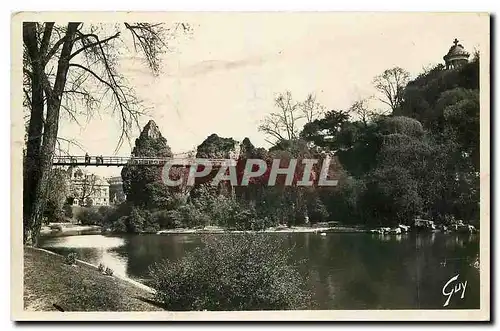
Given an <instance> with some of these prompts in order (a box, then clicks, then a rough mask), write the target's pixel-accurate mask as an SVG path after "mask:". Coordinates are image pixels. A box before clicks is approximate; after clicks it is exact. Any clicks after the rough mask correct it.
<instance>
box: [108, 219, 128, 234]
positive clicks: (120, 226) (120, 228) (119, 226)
mask: <svg viewBox="0 0 500 331" xmlns="http://www.w3.org/2000/svg"><path fill="white" fill-rule="evenodd" d="M127 219H128V216H122V217H120V218H119V219H118V220H116V221H115V222H113V223H112V224H111V231H112V232H116V233H123V232H127V222H128V220H127Z"/></svg>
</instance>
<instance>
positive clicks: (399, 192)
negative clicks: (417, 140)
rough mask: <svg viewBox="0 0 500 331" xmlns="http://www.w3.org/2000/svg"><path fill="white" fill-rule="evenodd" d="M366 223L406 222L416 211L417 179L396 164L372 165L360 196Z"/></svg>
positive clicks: (418, 202)
mask: <svg viewBox="0 0 500 331" xmlns="http://www.w3.org/2000/svg"><path fill="white" fill-rule="evenodd" d="M360 206H361V208H362V209H363V213H364V217H365V220H366V222H367V223H369V224H372V225H392V226H394V225H397V224H410V222H411V221H412V220H413V218H414V217H415V215H416V214H418V213H420V211H421V208H422V202H421V199H420V196H419V194H418V186H417V182H416V181H415V180H414V179H413V178H412V177H411V176H410V173H409V172H408V171H407V170H405V169H403V168H400V167H397V166H394V167H384V168H380V169H376V170H375V171H373V172H372V173H370V175H369V176H367V179H366V190H365V191H364V192H363V193H362V195H361V198H360Z"/></svg>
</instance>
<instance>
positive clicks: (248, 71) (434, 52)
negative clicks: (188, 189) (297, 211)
mask: <svg viewBox="0 0 500 331" xmlns="http://www.w3.org/2000/svg"><path fill="white" fill-rule="evenodd" d="M186 21H187V22H188V23H189V24H190V25H191V26H192V27H193V31H192V33H191V34H190V35H189V36H182V35H181V36H178V37H177V38H176V39H175V40H173V41H172V42H171V43H170V46H171V51H170V52H167V53H166V54H165V55H164V56H163V68H162V73H161V74H160V75H158V76H156V77H155V76H154V75H152V74H151V73H150V71H149V70H148V68H147V67H146V66H145V65H144V63H143V61H142V59H141V58H140V57H138V56H137V55H138V54H136V53H135V52H133V51H132V52H130V53H125V54H122V55H121V57H120V59H119V63H120V70H121V73H122V74H123V75H124V76H125V77H126V78H127V79H128V80H129V81H130V84H131V86H132V87H133V88H135V90H136V93H137V95H138V97H139V98H141V99H143V101H144V104H145V106H147V107H148V113H147V115H146V116H143V117H142V118H141V119H140V125H141V127H142V126H144V125H145V124H146V123H147V122H148V121H149V120H150V119H153V120H154V121H155V122H156V123H157V125H158V126H159V128H160V131H161V132H162V134H163V136H164V137H165V138H166V139H167V141H168V144H169V145H170V147H171V148H172V151H173V152H174V153H180V152H185V151H188V150H191V149H194V148H196V146H197V145H199V144H200V143H201V142H202V141H203V140H204V139H205V138H206V137H208V136H209V135H210V134H212V133H216V134H218V135H219V136H222V137H233V138H234V139H236V140H238V141H241V140H243V139H244V138H245V137H249V138H250V140H251V141H252V143H253V144H254V145H255V146H257V147H269V144H268V143H266V141H265V138H266V137H265V136H264V135H263V133H261V132H259V131H258V129H257V127H258V125H259V123H260V121H262V120H263V119H264V118H265V116H266V115H267V114H269V113H271V112H273V111H275V110H276V108H275V105H274V98H275V96H276V94H277V93H280V92H284V91H286V90H289V91H290V92H291V93H292V96H293V97H294V99H295V100H297V101H300V100H303V99H305V98H306V96H307V94H309V93H313V94H315V95H316V98H317V101H318V102H320V103H321V104H322V105H323V106H324V107H325V108H326V109H327V110H331V109H346V108H348V107H349V106H350V105H351V104H352V103H353V102H354V101H356V100H358V99H360V98H366V97H370V96H378V95H377V92H376V90H375V89H374V88H373V86H372V81H373V77H374V76H376V75H378V74H380V73H381V72H383V71H384V70H385V69H388V68H391V67H394V66H399V67H402V68H404V69H405V70H407V71H408V72H409V73H410V75H411V77H412V78H414V77H416V76H417V75H418V74H419V73H421V72H422V71H423V68H424V67H428V66H431V65H436V64H438V63H443V64H444V61H443V56H444V55H445V54H446V53H447V51H448V49H449V48H450V47H451V46H452V42H453V40H454V39H455V38H458V39H459V41H460V43H461V44H462V45H463V46H464V47H465V49H466V50H468V51H469V52H470V53H471V54H472V53H473V52H474V50H475V49H477V50H481V49H482V48H484V47H485V45H481V42H482V41H483V40H485V34H487V33H489V31H488V19H485V17H484V16H480V15H479V14H458V13H457V14H396V13H393V14H381V13H378V14H374V13H364V14H359V13H357V14H355V13H232V14H231V13H230V14H224V13H204V14H200V13H198V14H195V13H193V14H190V15H188V16H186ZM487 39H489V38H487ZM471 56H472V55H471ZM372 106H373V107H374V108H379V107H380V108H383V107H384V105H383V104H381V103H377V102H373V104H372ZM99 113H100V116H94V117H93V118H92V119H91V120H90V121H88V122H87V123H84V125H83V126H79V125H77V124H76V123H71V122H69V121H66V120H64V121H63V122H62V123H61V125H60V131H59V136H60V137H63V138H70V139H75V140H76V141H78V143H79V144H81V145H82V146H83V148H84V149H85V151H87V152H88V153H89V154H90V155H101V154H102V155H109V156H111V155H113V153H114V151H115V149H116V147H117V142H118V139H119V136H120V128H119V122H118V120H117V118H115V117H113V116H112V115H110V114H108V112H107V110H106V109H105V108H103V109H101V110H100V111H99ZM138 134H139V130H138V129H136V130H135V131H134V132H133V133H132V136H133V137H137V136H138ZM130 143H131V145H129V144H128V142H125V143H124V144H123V145H122V146H121V148H120V149H119V150H118V152H117V153H116V155H120V156H128V155H130V152H131V146H133V144H134V141H131V142H130ZM69 150H70V152H71V153H73V154H75V155H82V154H84V152H82V151H81V150H80V149H79V148H77V147H75V146H69ZM89 170H91V171H92V172H95V173H97V174H99V175H103V176H114V175H119V174H120V171H121V169H120V168H113V167H110V168H94V169H89Z"/></svg>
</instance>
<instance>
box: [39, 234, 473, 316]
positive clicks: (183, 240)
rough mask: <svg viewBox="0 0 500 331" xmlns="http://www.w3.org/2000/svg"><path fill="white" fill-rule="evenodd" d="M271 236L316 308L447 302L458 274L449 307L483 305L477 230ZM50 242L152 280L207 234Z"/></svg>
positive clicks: (401, 306)
mask: <svg viewBox="0 0 500 331" xmlns="http://www.w3.org/2000/svg"><path fill="white" fill-rule="evenodd" d="M219 235H224V234H219ZM263 235H269V236H276V237H279V238H281V239H284V240H282V241H280V240H276V242H277V243H279V242H281V243H282V245H284V247H287V248H291V249H292V250H293V262H294V263H296V264H297V265H298V269H299V272H300V273H301V274H302V276H303V278H304V280H305V282H306V284H307V286H308V287H309V288H310V290H311V292H312V300H311V303H310V308H311V309H415V308H427V309H431V308H442V306H443V303H444V300H445V298H444V297H443V295H442V293H441V290H442V287H443V285H444V284H445V283H446V282H447V281H448V280H449V279H450V278H451V277H453V276H454V275H456V274H460V278H461V279H463V280H467V281H468V286H467V294H466V296H465V297H464V299H460V298H459V297H458V298H454V300H453V301H452V302H450V304H449V306H448V307H446V308H447V309H451V308H478V307H479V271H478V269H477V268H474V267H473V265H474V261H475V258H476V256H477V254H478V253H479V237H478V236H477V235H455V234H442V233H432V234H420V235H415V234H401V235H371V234H339V233H328V235H326V236H321V235H319V234H314V233H277V234H263ZM42 245H43V246H44V247H46V248H49V249H51V250H54V251H57V252H60V253H67V252H69V251H77V253H78V255H79V257H80V258H81V259H83V260H87V261H89V262H91V263H95V264H98V263H104V264H105V265H108V266H110V267H111V268H112V269H114V270H115V272H116V273H119V274H123V275H127V276H129V277H132V278H134V279H137V280H141V281H144V282H147V281H148V277H149V274H148V268H149V266H150V265H152V264H153V263H155V262H159V261H162V260H170V261H174V260H176V259H179V258H181V257H182V256H184V255H185V254H186V252H188V251H190V250H192V249H194V248H195V247H197V246H199V245H201V236H200V235H193V234H188V235H180V234H175V235H174V234H172V235H128V236H120V237H112V236H75V237H60V238H53V239H50V240H47V241H45V242H43V243H42Z"/></svg>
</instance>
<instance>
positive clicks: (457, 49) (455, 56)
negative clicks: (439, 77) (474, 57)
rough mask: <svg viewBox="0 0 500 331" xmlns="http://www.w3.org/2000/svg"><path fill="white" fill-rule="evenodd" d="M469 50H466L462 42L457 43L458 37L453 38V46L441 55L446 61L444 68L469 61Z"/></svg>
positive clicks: (457, 65)
mask: <svg viewBox="0 0 500 331" xmlns="http://www.w3.org/2000/svg"><path fill="white" fill-rule="evenodd" d="M469 56H470V54H469V52H467V51H466V50H465V48H464V46H463V45H462V44H459V43H458V39H456V38H455V40H454V41H453V46H451V47H450V49H449V51H448V53H447V54H446V55H445V56H443V59H444V61H445V62H446V68H448V69H450V68H457V67H459V66H461V65H463V64H465V63H467V62H468V61H469Z"/></svg>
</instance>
